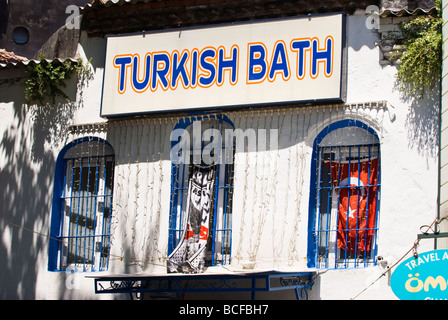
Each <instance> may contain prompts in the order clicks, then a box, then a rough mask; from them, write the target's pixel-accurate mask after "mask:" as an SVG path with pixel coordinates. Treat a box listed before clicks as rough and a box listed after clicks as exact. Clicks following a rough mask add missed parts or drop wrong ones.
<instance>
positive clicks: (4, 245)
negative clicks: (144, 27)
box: [0, 15, 438, 299]
mask: <svg viewBox="0 0 448 320" xmlns="http://www.w3.org/2000/svg"><path fill="white" fill-rule="evenodd" d="M365 19H366V16H363V15H357V16H350V17H348V19H347V41H348V79H347V105H346V106H339V107H336V106H322V107H319V108H310V107H307V108H283V109H280V110H262V111H260V112H251V111H248V110H242V111H228V112H227V111H226V112H224V113H225V114H226V115H227V116H228V117H229V118H230V119H231V120H232V121H233V123H234V124H235V127H236V128H241V129H243V130H244V129H246V128H253V129H257V128H267V129H269V128H274V129H279V149H278V151H273V152H267V153H266V154H256V153H251V154H246V153H243V154H238V155H237V160H238V163H241V165H237V166H236V171H235V186H234V187H235V199H234V204H233V205H234V220H233V226H232V229H233V244H232V252H233V254H232V261H233V264H232V265H231V266H230V267H229V269H230V270H232V269H233V270H241V269H243V268H247V267H253V268H254V270H261V269H263V270H272V269H278V270H296V271H304V270H306V255H307V237H308V201H309V188H310V187H309V183H310V171H311V168H310V159H311V151H312V144H313V141H314V139H315V137H316V136H317V134H318V133H319V132H320V130H322V129H323V128H324V127H325V126H327V125H328V124H329V123H331V122H334V121H336V120H341V119H345V118H354V119H359V120H362V121H364V122H365V123H366V124H368V125H369V126H371V127H372V128H373V129H375V130H376V131H377V133H378V135H379V137H380V142H381V156H382V168H381V169H382V172H381V207H380V220H379V235H378V250H379V251H378V254H379V255H380V256H383V257H384V259H385V260H386V264H388V265H392V264H393V263H395V262H396V261H397V260H398V259H400V258H401V257H402V255H403V254H404V253H406V252H407V250H408V249H409V248H410V247H411V246H412V245H413V243H414V241H415V240H416V238H417V234H418V233H419V232H420V229H419V228H420V226H421V225H424V224H429V223H431V222H432V220H433V219H434V218H435V214H436V207H437V198H436V197H437V149H438V146H437V143H436V142H437V141H436V139H434V137H435V134H436V133H437V130H438V128H437V119H436V118H435V117H436V115H437V112H436V111H437V108H438V103H437V102H433V101H423V102H414V101H406V100H405V99H404V98H403V97H401V95H400V93H399V92H397V90H396V89H395V84H394V75H395V72H396V69H395V67H392V66H381V65H380V64H379V60H380V53H379V50H378V48H377V47H376V46H375V41H376V40H377V38H378V35H377V33H376V32H375V31H372V30H368V29H366V28H365ZM104 44H105V42H104V40H103V39H87V38H86V37H84V36H83V37H82V39H81V45H80V47H79V52H80V55H81V56H85V57H92V56H93V60H92V67H93V68H94V71H95V78H94V79H93V80H91V81H89V82H88V85H87V86H86V87H85V88H84V90H83V94H82V96H80V95H79V93H78V99H77V100H76V102H75V103H73V104H71V105H60V106H59V108H58V109H55V110H50V111H43V110H39V111H37V110H38V109H37V108H35V107H27V106H23V105H22V103H23V100H21V99H20V98H18V97H19V96H20V90H19V89H20V88H15V89H11V88H5V87H2V88H0V118H1V119H2V121H0V135H1V138H2V146H1V149H0V151H1V152H0V166H1V170H2V171H1V176H2V187H1V190H0V191H1V192H0V193H1V194H2V201H1V202H2V204H1V210H2V211H1V213H2V217H5V220H7V222H6V221H0V227H1V230H2V233H1V236H2V242H1V243H0V254H1V256H2V257H5V259H3V258H2V259H1V262H0V279H1V283H2V285H1V286H0V288H1V289H0V298H31V299H34V298H37V299H55V298H64V299H67V298H89V299H90V298H93V299H103V298H105V299H110V298H117V296H109V295H96V296H95V295H94V294H93V281H92V279H89V278H86V277H85V276H86V275H85V274H65V273H57V272H48V271H47V259H48V238H47V237H45V234H48V233H49V228H50V212H51V202H52V185H53V175H54V165H55V159H56V156H57V154H58V152H59V151H60V150H61V148H62V147H63V145H64V144H65V143H67V142H69V141H70V140H71V139H75V138H77V137H80V136H83V135H96V136H100V137H103V138H105V139H107V140H108V141H109V142H110V143H111V144H112V145H113V147H114V149H115V153H116V171H115V185H114V188H115V190H114V209H113V210H114V211H113V217H114V220H113V225H112V227H113V240H112V246H111V261H110V267H109V271H108V272H106V273H102V274H114V273H131V272H145V273H148V272H164V271H165V257H166V250H167V241H168V211H169V190H170V182H171V180H170V174H171V163H170V160H169V134H170V132H171V130H172V128H173V126H174V124H175V123H176V122H177V121H178V119H179V118H180V116H179V115H175V114H173V115H170V116H167V117H163V118H154V119H146V120H126V121H117V122H115V121H114V122H111V123H109V124H105V122H106V121H105V119H101V118H100V117H99V106H100V100H101V84H102V74H103V69H102V68H103V63H104ZM86 60H87V59H86ZM13 90H15V91H13ZM383 100H384V101H387V108H384V107H383V106H378V105H376V104H371V103H368V102H371V101H373V102H376V101H383ZM364 102H367V103H366V104H363V105H357V103H364ZM96 122H100V123H102V124H104V125H99V126H98V128H99V129H98V130H97V131H87V132H85V131H82V130H77V131H76V130H75V131H73V132H67V131H65V130H66V129H67V128H68V125H69V124H85V123H96ZM247 163H250V164H251V165H247ZM253 163H255V164H253ZM3 181H7V184H6V185H5V184H4V183H3ZM159 190H160V192H158V191H159ZM11 223H14V224H16V225H20V226H24V227H26V228H27V229H24V228H18V227H16V226H15V225H12V224H11ZM28 229H33V230H35V231H37V232H41V233H42V234H36V233H31V232H30V231H29V230H28ZM432 245H433V243H432V242H431V240H424V242H422V244H421V246H420V247H419V250H422V251H426V250H430V249H431V248H432ZM116 257H122V258H123V259H116ZM385 270H386V269H385V268H384V267H383V266H377V267H374V268H369V269H364V270H344V271H333V270H330V271H327V272H324V273H322V274H321V275H320V276H319V277H318V279H317V281H316V284H315V286H314V287H313V290H312V291H311V292H310V294H311V296H310V298H312V299H350V298H353V297H355V296H356V295H357V294H358V293H359V292H360V291H361V290H363V289H365V288H366V287H367V286H368V285H369V284H370V283H371V282H372V281H374V280H376V278H377V277H378V276H379V275H381V274H382V272H384V271H385ZM91 275H94V274H91ZM87 276H89V275H87ZM72 280H74V282H73V281H72ZM67 281H68V282H67ZM288 297H290V295H289V294H288ZM124 298H126V297H124ZM359 298H368V299H394V298H395V297H394V295H393V293H392V291H391V289H390V287H389V286H388V276H387V275H386V276H385V277H382V278H381V279H380V280H379V281H377V282H376V283H375V284H374V285H373V286H372V287H370V288H368V289H367V290H366V291H365V292H364V293H363V294H362V295H360V296H359Z"/></svg>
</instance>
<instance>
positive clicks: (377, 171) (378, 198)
mask: <svg viewBox="0 0 448 320" xmlns="http://www.w3.org/2000/svg"><path fill="white" fill-rule="evenodd" d="M376 148H377V151H376V154H377V158H378V164H377V170H376V205H375V206H376V208H375V230H374V232H375V238H374V239H375V246H374V254H375V255H374V257H376V254H377V246H376V242H377V236H378V210H379V206H380V193H381V192H380V188H381V175H380V145H379V144H377V145H376Z"/></svg>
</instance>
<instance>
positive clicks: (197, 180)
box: [167, 166, 216, 273]
mask: <svg viewBox="0 0 448 320" xmlns="http://www.w3.org/2000/svg"><path fill="white" fill-rule="evenodd" d="M190 170H192V172H191V175H190V179H189V182H188V195H187V201H188V202H187V206H186V212H185V213H182V217H183V218H184V220H183V221H182V224H181V226H183V227H184V231H183V235H182V238H181V240H180V242H179V244H178V245H177V247H176V248H175V249H174V250H173V252H172V253H171V254H170V256H169V257H168V261H167V271H168V273H176V272H181V273H200V272H202V270H203V267H204V263H205V255H206V250H207V240H208V236H209V222H210V211H211V210H212V201H213V196H214V183H215V176H216V168H215V166H207V167H201V166H192V167H191V169H190Z"/></svg>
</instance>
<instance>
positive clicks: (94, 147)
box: [48, 137, 115, 272]
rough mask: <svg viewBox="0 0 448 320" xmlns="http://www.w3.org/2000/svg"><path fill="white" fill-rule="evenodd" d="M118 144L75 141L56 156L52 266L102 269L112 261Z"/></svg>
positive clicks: (51, 267) (51, 249)
mask: <svg viewBox="0 0 448 320" xmlns="http://www.w3.org/2000/svg"><path fill="white" fill-rule="evenodd" d="M114 164H115V163H114V150H113V148H112V146H111V145H110V144H109V143H107V142H106V141H104V140H102V139H99V138H96V137H86V138H82V139H78V140H76V141H73V142H72V143H70V144H69V145H67V146H65V147H64V148H63V149H62V151H61V152H60V153H59V156H58V159H57V161H56V171H55V181H54V195H53V209H52V220H51V231H50V235H51V240H50V250H49V255H50V256H49V265H48V267H49V270H50V271H65V270H71V271H72V270H74V271H81V272H84V271H103V270H107V268H108V262H109V245H110V223H111V215H112V196H113V192H112V190H113V177H114Z"/></svg>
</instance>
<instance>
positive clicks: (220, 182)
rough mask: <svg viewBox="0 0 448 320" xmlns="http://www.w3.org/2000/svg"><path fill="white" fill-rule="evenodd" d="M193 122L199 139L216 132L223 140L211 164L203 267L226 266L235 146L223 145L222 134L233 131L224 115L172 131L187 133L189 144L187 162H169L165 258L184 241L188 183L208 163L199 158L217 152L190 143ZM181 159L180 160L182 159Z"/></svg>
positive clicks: (196, 119)
mask: <svg viewBox="0 0 448 320" xmlns="http://www.w3.org/2000/svg"><path fill="white" fill-rule="evenodd" d="M195 122H196V127H197V128H200V129H199V130H200V137H203V134H204V132H206V131H207V130H208V129H212V130H218V132H219V133H220V136H221V137H222V140H221V141H220V142H218V144H219V147H218V148H219V149H220V150H221V151H222V152H221V153H220V154H219V158H216V159H217V160H216V161H212V163H211V165H213V166H214V178H213V179H214V182H213V186H214V187H213V188H214V192H213V198H212V201H211V208H210V212H211V213H212V214H210V215H209V223H208V236H207V242H206V243H207V244H206V254H205V261H204V263H205V266H216V265H226V264H230V261H231V243H232V199H233V173H234V164H233V159H234V152H235V143H234V140H233V136H232V141H231V143H229V142H227V143H226V142H225V130H226V129H233V124H232V122H231V121H230V120H229V119H228V118H227V117H226V116H224V115H210V116H198V117H191V118H186V119H181V120H180V121H179V122H178V123H177V124H176V126H175V127H174V129H173V132H175V130H177V129H181V130H185V131H186V132H188V137H189V139H190V144H189V150H188V151H189V152H188V153H189V156H188V157H189V159H184V161H183V162H181V163H175V162H174V161H173V162H172V169H171V172H172V174H171V199H170V200H171V201H170V219H169V232H168V233H169V236H168V256H170V255H171V254H172V253H173V251H174V250H175V249H176V247H177V246H178V245H179V243H180V242H181V241H182V240H183V239H184V237H185V230H186V228H187V223H188V222H187V218H186V215H187V207H188V202H189V200H188V197H189V193H188V189H189V179H191V177H192V174H194V172H196V171H197V170H198V169H197V168H198V167H206V166H207V165H210V162H208V163H207V164H205V163H204V159H203V158H202V157H201V156H200V155H204V154H207V153H209V152H212V153H213V152H216V149H215V150H214V151H211V150H207V146H209V145H210V144H209V143H208V142H207V141H206V142H204V141H201V142H200V143H197V142H195V141H193V139H194V137H195V134H194V132H193V130H195V129H194V127H195V126H194V125H193V124H194V123H195ZM198 123H200V126H197V124H198ZM213 139H214V138H213ZM215 142H216V141H215ZM177 143H178V140H176V141H172V147H173V146H174V145H175V144H177ZM215 147H216V145H215ZM185 151H187V150H182V151H181V152H185ZM180 156H181V157H182V156H183V155H180ZM197 156H199V158H200V161H199V163H198V161H197V160H196V161H195V160H194V157H197ZM211 156H213V155H211ZM196 159H197V158H196ZM185 160H188V161H185Z"/></svg>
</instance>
